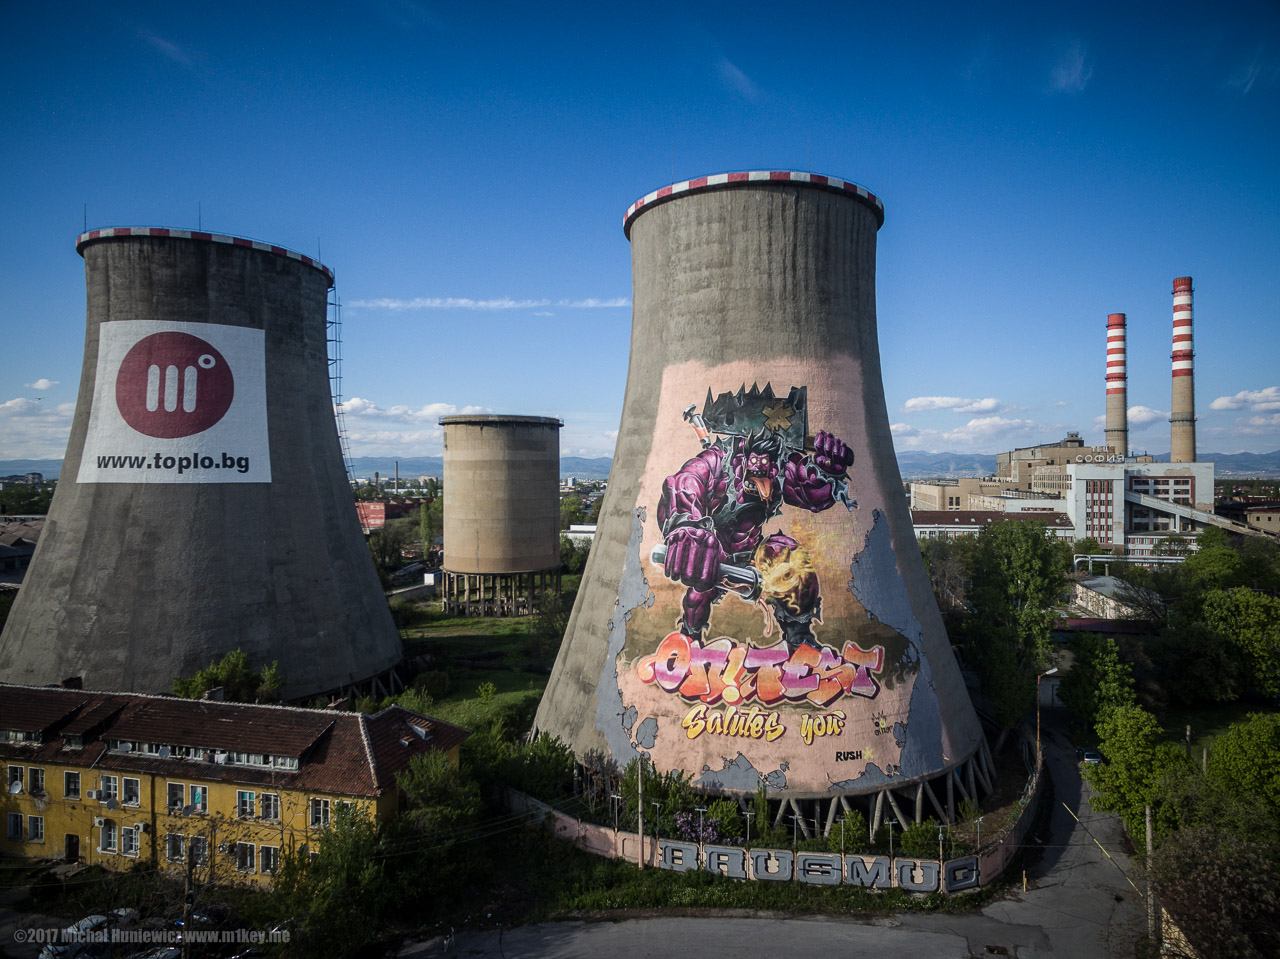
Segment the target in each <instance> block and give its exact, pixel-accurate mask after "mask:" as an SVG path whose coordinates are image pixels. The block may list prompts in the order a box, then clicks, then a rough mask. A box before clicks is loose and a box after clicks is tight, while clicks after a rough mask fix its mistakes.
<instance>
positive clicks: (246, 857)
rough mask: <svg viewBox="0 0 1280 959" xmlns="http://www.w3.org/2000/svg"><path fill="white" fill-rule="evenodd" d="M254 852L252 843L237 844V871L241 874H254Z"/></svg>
mask: <svg viewBox="0 0 1280 959" xmlns="http://www.w3.org/2000/svg"><path fill="white" fill-rule="evenodd" d="M253 851H254V846H253V843H251V842H238V843H236V869H237V870H238V871H240V872H253Z"/></svg>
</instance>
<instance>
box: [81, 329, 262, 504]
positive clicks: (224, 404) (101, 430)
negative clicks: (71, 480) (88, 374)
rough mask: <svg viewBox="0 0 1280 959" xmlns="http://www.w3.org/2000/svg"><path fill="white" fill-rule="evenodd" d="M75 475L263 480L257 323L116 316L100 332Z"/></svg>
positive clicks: (127, 479) (115, 479)
mask: <svg viewBox="0 0 1280 959" xmlns="http://www.w3.org/2000/svg"><path fill="white" fill-rule="evenodd" d="M76 478H77V481H78V482H81V483H268V482H270V481H271V459H270V452H269V445H268V441H267V402H266V361H265V357H264V336H263V332H262V330H255V329H248V328H246V327H241V326H224V325H221V324H216V323H176V322H165V321H162V320H121V321H116V322H110V323H103V324H102V325H101V326H100V327H99V334H98V367H97V380H96V383H95V385H94V393H93V408H92V410H91V412H90V415H89V426H88V432H87V435H86V437H85V444H84V456H83V458H82V459H81V461H80V472H79V474H78V475H77V477H76Z"/></svg>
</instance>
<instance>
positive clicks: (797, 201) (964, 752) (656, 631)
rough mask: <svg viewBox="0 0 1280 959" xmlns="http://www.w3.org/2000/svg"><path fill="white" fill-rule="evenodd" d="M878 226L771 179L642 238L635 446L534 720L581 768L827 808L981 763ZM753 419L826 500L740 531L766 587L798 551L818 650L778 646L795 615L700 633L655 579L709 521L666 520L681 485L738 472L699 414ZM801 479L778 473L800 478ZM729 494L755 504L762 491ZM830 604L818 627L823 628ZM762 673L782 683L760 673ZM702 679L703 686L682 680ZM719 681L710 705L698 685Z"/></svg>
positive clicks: (724, 617)
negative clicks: (884, 348)
mask: <svg viewBox="0 0 1280 959" xmlns="http://www.w3.org/2000/svg"><path fill="white" fill-rule="evenodd" d="M880 220H881V215H880V211H879V207H878V205H877V203H876V201H874V200H868V199H866V198H865V197H860V196H857V195H854V194H852V193H851V192H848V191H844V192H841V191H833V190H830V189H825V188H820V187H817V186H812V185H805V184H797V183H795V182H779V181H778V179H777V178H775V179H774V180H772V181H747V182H740V183H736V184H733V185H730V186H727V187H724V188H708V189H697V188H694V189H690V190H683V191H681V192H679V194H678V195H673V196H672V198H671V199H668V200H662V199H661V198H659V199H657V200H656V201H654V202H646V204H645V205H644V206H643V209H642V211H641V212H639V213H638V214H637V215H635V216H634V217H633V218H632V219H630V220H629V227H630V238H631V242H632V264H633V271H632V275H633V285H634V302H635V306H634V315H633V324H632V339H631V354H630V365H629V369H628V374H627V392H626V396H625V399H624V404H623V413H622V421H621V426H620V430H619V437H618V446H617V450H616V452H615V455H614V460H613V467H612V471H611V473H610V477H609V485H608V491H607V493H606V495H605V501H604V506H603V510H602V513H601V517H600V522H599V527H598V530H597V534H596V540H595V543H594V545H593V549H592V552H591V557H590V559H589V561H588V565H587V568H586V571H585V574H584V578H583V583H582V587H581V589H580V590H579V593H578V598H577V602H576V604H575V607H574V610H573V614H572V617H571V620H570V623H569V627H568V630H567V632H566V636H565V640H564V643H563V644H562V646H561V649H560V654H559V656H558V658H557V661H556V665H555V669H554V671H553V674H552V677H551V681H550V683H549V685H548V687H547V691H546V693H545V695H544V697H543V699H542V702H541V704H540V706H539V710H538V715H537V719H536V726H537V728H538V729H540V730H545V731H547V732H550V733H553V734H555V735H557V736H559V737H561V738H562V739H564V740H565V741H566V742H568V743H570V744H571V745H572V747H573V748H574V750H575V751H576V752H577V753H578V754H579V755H581V754H583V753H585V752H586V751H587V750H591V749H600V750H604V751H605V752H607V753H608V754H609V755H610V756H612V758H613V759H614V760H615V761H617V762H618V763H619V764H620V765H625V764H626V763H627V762H628V761H629V760H630V759H631V758H633V757H635V756H636V755H639V754H642V753H643V754H647V755H649V756H651V757H652V759H653V760H654V762H655V764H656V765H657V767H658V768H659V769H660V770H663V769H676V768H678V769H683V770H686V771H688V772H689V773H691V774H692V775H693V777H694V782H695V784H697V785H700V786H703V787H705V788H709V789H712V790H718V791H724V792H735V791H753V790H754V789H755V788H756V787H757V785H758V784H760V783H761V782H764V783H766V784H767V785H768V786H769V787H770V789H771V791H772V792H771V795H773V796H775V797H779V798H816V797H826V798H830V797H832V796H833V795H835V794H837V793H841V792H863V791H865V792H872V791H875V790H877V789H879V788H880V787H882V786H883V785H885V784H886V783H894V784H901V783H904V782H907V781H911V780H914V779H917V778H923V777H928V776H932V775H936V774H938V773H940V772H942V771H944V769H946V768H949V767H952V766H954V765H956V764H958V763H961V762H963V761H965V760H966V759H967V758H968V757H970V756H972V755H973V753H974V751H975V749H976V748H977V745H978V742H979V739H980V737H981V731H980V728H979V726H978V723H977V720H976V717H975V716H974V713H973V710H972V707H971V705H970V702H969V698H968V694H967V693H966V691H965V688H964V684H963V682H962V681H961V679H960V674H959V670H958V669H957V667H956V664H955V661H954V658H953V656H952V653H951V650H950V646H949V644H948V642H947V639H946V635H945V631H944V629H943V627H942V622H941V619H940V617H939V614H938V610H937V606H936V604H935V601H934V599H933V595H932V592H931V589H930V587H929V582H928V579H927V577H926V575H925V571H924V568H923V564H922V562H921V560H920V552H919V548H918V546H917V544H916V542H915V536H914V531H913V529H912V525H911V519H910V515H909V512H908V509H907V503H906V501H905V498H904V497H903V496H902V483H901V478H900V475H899V473H898V468H897V463H896V460H895V457H894V452H893V444H892V440H891V437H890V432H889V420H888V416H887V413H886V410H885V402H884V394H883V388H882V385H881V376H880V357H879V345H878V338H877V331H876V313H875V248H876V232H877V229H878V227H879V223H880ZM753 387H755V388H756V390H753ZM766 390H768V391H769V392H768V395H770V396H772V399H768V400H765V399H762V398H761V397H763V396H764V395H765V391H766ZM737 402H741V403H742V404H744V405H743V406H742V407H741V409H744V410H745V409H747V408H748V407H750V409H751V415H752V416H754V415H755V414H756V413H761V415H762V416H768V417H770V420H769V424H770V425H768V426H764V425H761V429H762V430H764V432H766V433H769V434H770V435H771V436H772V437H773V439H774V440H776V441H777V442H778V443H780V444H781V445H782V446H783V447H784V449H785V451H784V452H783V453H781V454H779V458H780V459H781V460H782V461H784V462H785V463H786V464H791V465H792V466H795V467H797V470H796V474H795V475H799V474H801V473H803V474H805V475H808V476H810V477H816V480H815V487H811V489H813V488H816V486H821V487H822V489H821V490H820V491H819V492H818V493H816V494H815V496H814V499H813V500H812V501H811V503H810V505H808V506H797V505H795V499H794V498H792V499H789V498H787V497H789V496H792V495H793V493H794V489H795V488H794V487H790V488H788V490H787V492H786V493H785V494H784V496H783V497H782V499H781V500H779V499H777V498H776V493H773V492H771V493H770V494H769V495H773V496H775V499H773V500H770V504H771V505H770V507H769V508H768V509H763V510H762V509H760V508H758V506H757V505H756V504H759V503H763V502H764V500H761V499H759V498H758V497H757V499H756V500H755V502H754V503H750V504H747V508H748V512H750V511H752V510H754V511H755V513H754V515H753V516H746V515H743V516H740V517H739V521H740V522H739V527H738V531H739V532H741V533H743V536H742V537H741V545H742V547H743V548H742V550H741V555H738V556H734V558H733V560H734V563H739V564H742V567H743V568H747V569H749V570H752V571H754V572H755V573H756V574H758V575H760V576H761V577H764V576H766V575H772V574H773V573H776V572H779V571H780V570H779V569H778V568H777V567H774V566H772V565H770V562H771V560H769V557H765V559H764V560H762V559H761V557H760V555H759V553H758V552H756V553H753V552H752V550H753V549H754V550H757V551H758V549H759V548H760V547H759V545H758V544H762V543H763V540H764V538H765V537H770V542H771V543H772V542H776V541H775V540H773V539H772V537H774V536H775V534H781V535H782V536H783V537H785V538H788V539H791V540H793V541H794V542H795V543H796V547H795V548H791V547H788V548H787V550H788V551H789V552H788V559H789V560H794V561H795V567H794V568H796V569H798V568H799V567H800V566H802V565H803V564H809V566H811V568H810V569H807V570H806V571H801V572H797V573H796V575H797V576H798V577H799V579H800V580H801V581H803V583H804V584H805V589H806V590H808V592H807V593H806V596H805V597H804V601H803V602H798V603H797V608H799V609H800V612H799V614H798V617H799V619H801V620H803V623H804V624H807V627H808V628H809V629H810V630H811V636H812V639H813V644H812V645H810V644H807V643H793V642H792V640H791V638H789V637H791V636H794V635H795V633H788V634H786V635H785V636H784V633H785V632H786V628H787V627H785V626H784V625H783V619H784V617H783V616H782V615H781V614H780V612H779V608H780V606H779V604H780V603H781V600H776V596H777V594H773V596H774V598H768V597H766V601H765V603H764V604H763V605H762V606H755V605H753V604H752V603H751V602H749V601H744V599H742V598H740V597H739V596H735V595H730V594H727V593H723V594H718V596H717V598H718V600H719V601H714V600H713V601H712V602H711V604H710V609H709V624H707V623H704V624H703V627H704V628H703V629H702V630H701V631H700V630H699V629H696V628H695V627H694V626H693V625H691V624H690V620H689V617H690V616H691V615H692V614H691V613H690V612H689V610H690V604H696V603H697V602H699V601H698V600H695V599H694V598H691V597H692V592H691V591H692V587H691V586H689V584H688V583H686V582H684V581H680V580H678V579H677V578H673V577H672V576H668V575H666V572H665V570H664V566H663V564H662V563H661V562H660V561H656V560H655V557H656V556H657V555H658V554H657V553H655V548H657V547H660V546H669V545H670V543H671V538H670V532H669V530H670V529H671V528H673V525H674V526H678V525H681V524H682V523H683V522H684V521H685V520H688V519H692V514H690V513H688V512H685V513H684V514H683V518H681V517H677V518H676V519H675V520H672V519H671V517H670V516H668V519H667V522H666V523H665V524H664V521H663V520H662V519H661V518H660V517H661V515H662V513H663V510H664V507H663V506H662V505H661V504H662V503H663V501H664V496H667V495H668V493H667V491H668V490H669V489H670V488H671V487H672V485H673V484H679V483H682V482H684V481H685V479H687V478H688V477H689V476H690V475H691V474H692V473H695V472H697V471H698V470H702V469H703V466H700V465H698V464H699V463H702V464H704V465H705V464H706V462H707V457H718V458H719V459H718V462H719V463H720V467H719V468H723V469H730V468H732V469H736V467H732V461H733V457H734V456H736V455H738V454H737V453H736V452H735V451H733V450H730V449H729V447H730V446H731V445H732V444H733V443H736V442H737V441H738V440H739V439H741V437H740V436H738V435H736V434H734V432H733V428H732V427H728V426H726V425H725V423H724V422H722V423H721V426H720V428H718V429H712V430H710V431H708V433H709V435H703V436H700V435H699V433H698V431H697V429H696V427H695V424H694V423H693V422H692V420H691V419H690V418H689V417H686V415H685V411H686V410H688V409H689V408H690V406H692V407H693V410H692V412H691V413H690V416H695V415H701V416H703V417H704V419H705V418H706V417H705V414H707V413H708V411H709V410H710V409H711V407H715V408H717V409H719V410H720V411H721V412H722V413H723V412H724V411H725V410H726V409H727V408H728V405H726V404H733V403H737ZM800 402H803V403H804V406H805V410H804V413H803V414H801V413H800V412H799V411H798V407H797V404H798V403H800ZM757 407H758V408H757ZM766 407H767V408H768V410H769V411H770V412H769V413H767V414H766V413H763V412H762V411H763V410H764V409H765V408H766ZM745 417H746V414H745V413H744V419H745ZM806 420H807V422H806ZM762 424H763V420H762ZM788 430H799V435H800V436H804V435H805V434H806V433H807V434H816V433H818V432H825V433H827V434H828V435H829V436H833V437H836V438H837V439H838V440H839V441H840V442H841V443H843V444H845V445H847V447H848V449H849V450H851V451H852V453H853V463H852V466H849V467H848V468H847V469H846V468H845V466H844V465H843V464H842V465H840V466H838V467H832V468H831V469H827V468H826V467H820V466H819V464H818V457H817V454H816V453H815V452H814V451H812V450H811V449H810V448H809V447H808V445H805V444H802V443H801V441H799V440H796V439H794V438H792V439H787V438H786V436H787V431H788ZM703 439H705V440H707V443H706V444H704V443H703V442H702V440H703ZM802 445H803V448H801V446H802ZM712 446H715V447H716V449H717V450H719V451H720V452H714V451H712V450H711V447H712ZM704 454H705V456H704ZM700 457H702V459H700ZM726 464H728V465H726ZM775 465H777V464H776V463H775ZM827 466H828V467H829V466H831V464H830V463H828V464H827ZM810 467H812V472H809V470H810ZM787 468H789V467H784V468H783V469H782V470H781V472H780V474H779V475H786V476H792V474H787V472H786V470H787ZM704 475H709V474H704ZM720 475H722V476H724V478H725V483H726V488H728V486H732V488H733V490H735V492H734V493H733V495H735V496H737V495H739V493H738V492H737V491H738V490H741V491H743V493H742V495H745V496H748V498H749V494H747V493H746V492H745V491H746V489H747V486H746V484H745V482H743V481H742V480H740V479H733V480H730V479H729V478H728V476H727V473H722V474H720ZM791 481H792V480H791V479H787V480H785V482H791ZM716 482H719V481H716ZM780 482H784V481H780ZM797 482H798V481H797ZM695 485H696V483H695ZM712 485H714V484H712ZM712 498H714V497H712ZM667 502H668V503H670V502H671V500H670V499H668V500H667ZM717 502H718V503H723V502H727V500H717ZM742 502H744V503H745V502H746V500H742ZM775 507H776V508H775ZM680 509H681V510H683V509H684V507H683V506H681V507H680ZM698 509H699V510H704V511H709V512H706V513H705V515H704V519H706V520H707V522H708V524H709V525H708V527H707V528H713V529H714V530H715V531H716V532H715V535H716V537H717V539H718V541H720V542H721V543H722V546H723V545H724V544H725V543H726V542H727V540H728V538H729V535H728V524H729V521H728V520H727V519H726V517H725V515H724V513H723V511H720V512H717V511H718V510H720V506H717V505H716V504H715V503H712V502H711V499H706V500H705V501H704V502H702V503H701V505H700V506H699V507H698ZM677 512H678V511H677ZM711 513H714V514H715V515H714V516H711ZM765 514H768V515H767V516H766V515H765ZM664 525H665V526H666V527H667V528H666V529H664ZM735 549H736V547H735ZM780 552H782V551H781V550H780ZM726 555H727V552H726ZM819 595H820V603H821V616H820V622H819V621H818V619H819V617H816V616H814V617H812V618H807V619H806V618H805V617H808V616H809V614H811V613H813V612H814V611H815V606H816V603H815V602H814V601H815V598H816V597H818V596H819ZM681 630H683V631H684V632H681ZM692 633H699V635H698V636H694V635H691V634H692ZM713 638H714V639H713ZM681 643H684V645H683V646H681ZM704 643H705V645H704ZM663 644H668V645H667V646H664V645H663ZM716 644H718V645H716ZM677 647H679V649H677ZM681 650H684V651H683V652H681ZM717 657H718V658H717ZM776 657H781V659H783V660H786V665H779V663H778V662H777V661H776ZM766 658H767V659H769V661H770V662H772V663H773V665H769V666H760V665H758V664H759V663H760V662H763V661H764V659H766ZM809 658H812V660H813V661H812V663H808V662H807V660H808V659H809ZM726 664H727V665H726ZM686 666H688V667H689V669H688V671H687V673H686V674H685V675H686V678H687V677H692V679H690V681H689V683H688V684H685V683H683V682H681V681H680V680H679V679H674V680H673V675H674V674H673V670H675V671H679V670H683V669H684V668H685V667H686ZM699 670H701V671H699ZM660 671H661V674H662V681H661V682H657V680H658V678H659V675H658V674H659V672H660ZM695 674H696V675H695ZM784 676H785V677H792V678H793V679H794V682H793V681H792V679H786V680H785V682H784V679H783V677H784ZM703 678H705V679H706V680H707V688H705V689H697V688H695V687H697V686H698V684H699V682H701V680H702V679H703ZM811 682H812V683H818V682H822V683H824V685H823V691H821V692H819V691H818V690H817V689H816V688H814V687H812V686H807V685H806V684H809V683H811ZM786 683H790V684H791V685H789V686H788V685H786ZM837 686H839V689H837V688H836V687H837ZM802 687H804V688H802ZM810 692H812V693H813V694H814V695H812V696H810V695H809V693H810Z"/></svg>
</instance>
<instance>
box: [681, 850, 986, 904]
mask: <svg viewBox="0 0 1280 959" xmlns="http://www.w3.org/2000/svg"><path fill="white" fill-rule="evenodd" d="M657 864H658V867H659V868H661V869H669V870H671V871H673V872H686V871H689V870H694V869H699V870H703V871H706V872H713V873H718V874H720V875H722V876H731V877H733V878H735V879H754V880H756V881H761V880H763V881H773V882H790V881H791V880H793V879H798V880H799V881H800V882H802V883H806V884H809V885H815V886H834V885H839V884H844V885H849V886H861V887H862V888H864V889H892V888H893V887H894V886H897V887H898V888H900V889H904V890H906V891H908V892H926V893H927V892H943V891H945V892H949V893H952V892H960V891H961V890H964V889H973V888H975V887H977V886H978V858H977V857H976V856H966V857H964V858H961V859H952V860H950V861H947V862H938V861H937V860H932V859H905V858H897V857H895V859H894V861H893V863H892V866H891V865H890V862H889V859H888V857H886V856H857V855H849V856H843V857H842V856H839V855H836V854H834V853H814V852H800V853H794V852H791V851H790V850H782V849H742V848H739V847H737V846H710V845H708V846H707V847H706V848H705V849H704V850H702V852H701V855H700V854H699V849H698V846H697V844H696V843H691V842H676V841H674V840H671V839H659V840H658V855H657Z"/></svg>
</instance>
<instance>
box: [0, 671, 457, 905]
mask: <svg viewBox="0 0 1280 959" xmlns="http://www.w3.org/2000/svg"><path fill="white" fill-rule="evenodd" d="M468 735H470V734H469V733H468V731H467V730H465V729H462V728H460V727H458V726H453V725H451V724H449V723H446V722H443V721H441V720H438V719H430V718H428V717H426V716H422V715H420V714H418V713H415V712H410V711H409V710H406V709H403V708H401V707H399V706H390V707H388V708H387V709H384V710H382V711H381V712H379V713H377V714H375V715H371V716H367V715H364V714H362V713H347V712H338V711H335V710H327V709H325V710H322V709H297V708H293V707H286V706H254V705H246V704H243V703H223V702H209V701H205V700H190V699H177V698H174V697H161V696H142V695H137V694H124V693H109V692H89V691H86V690H80V689H63V688H44V687H41V688H36V687H30V686H11V685H7V684H0V763H3V765H4V767H5V781H6V783H7V784H8V788H7V790H6V792H5V794H4V800H3V802H2V803H0V805H3V807H4V819H5V832H4V835H3V837H0V849H3V850H4V852H5V853H7V854H10V855H18V856H25V857H28V858H40V859H61V860H63V861H65V862H71V863H75V862H83V863H89V864H92V865H99V866H104V867H106V868H108V869H112V870H124V869H128V868H131V867H132V866H134V865H136V864H138V863H139V862H146V863H150V864H151V865H153V866H157V867H160V868H161V869H164V870H168V871H171V872H174V873H176V874H178V875H180V876H181V875H185V874H186V871H187V866H188V863H190V865H191V866H192V869H193V872H194V877H195V879H196V880H197V881H198V882H201V883H205V882H219V883H225V882H249V883H256V884H266V883H268V882H269V881H270V879H271V876H272V874H273V873H274V872H275V870H276V869H277V867H278V866H279V865H280V862H281V856H283V855H285V854H287V853H289V852H291V851H293V850H295V849H297V848H298V847H300V846H305V845H308V844H310V845H312V846H314V844H315V843H316V842H317V839H318V836H319V835H320V834H321V833H323V831H324V830H325V829H327V828H328V826H329V825H330V823H331V822H332V820H333V816H334V814H335V812H336V810H337V809H338V807H339V806H340V805H343V804H350V805H353V806H355V807H356V808H358V809H359V810H361V811H362V812H363V813H365V814H366V815H368V816H370V817H371V818H373V819H375V820H380V819H386V818H389V817H391V816H394V815H395V814H396V813H397V812H398V811H399V809H400V797H399V791H398V790H397V788H396V774H397V773H399V772H401V771H402V770H404V769H406V768H407V767H408V766H409V764H410V762H412V761H413V759H415V758H416V757H418V756H422V755H425V754H427V753H430V752H435V751H443V752H445V753H446V754H447V755H448V756H449V758H450V759H452V760H453V762H454V763H455V764H456V763H457V761H458V749H459V744H460V743H461V742H462V741H463V739H465V738H466V737H467V736H468Z"/></svg>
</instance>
